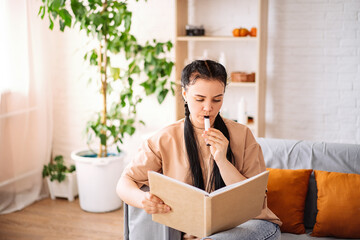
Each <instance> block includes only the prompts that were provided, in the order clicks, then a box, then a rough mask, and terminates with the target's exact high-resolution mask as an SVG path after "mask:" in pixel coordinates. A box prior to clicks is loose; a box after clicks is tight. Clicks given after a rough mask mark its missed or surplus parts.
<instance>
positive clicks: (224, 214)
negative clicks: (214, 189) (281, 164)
mask: <svg viewBox="0 0 360 240" xmlns="http://www.w3.org/2000/svg"><path fill="white" fill-rule="evenodd" d="M268 176H269V172H268V171H266V172H263V173H261V174H259V175H257V176H255V177H252V178H249V179H247V180H245V181H243V182H244V183H243V184H241V185H238V186H237V187H235V188H231V190H227V191H224V192H220V193H217V194H215V195H213V196H212V197H211V206H212V210H211V213H212V214H211V232H213V233H214V232H219V231H224V230H227V229H230V228H233V227H236V226H238V225H239V224H241V223H244V222H246V221H248V220H250V219H252V218H254V217H256V216H258V215H259V214H260V213H261V210H262V208H263V204H264V200H265V194H266V186H267V180H268Z"/></svg>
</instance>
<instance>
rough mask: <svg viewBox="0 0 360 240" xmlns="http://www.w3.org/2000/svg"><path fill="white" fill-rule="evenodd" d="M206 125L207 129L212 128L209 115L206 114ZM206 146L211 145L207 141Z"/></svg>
mask: <svg viewBox="0 0 360 240" xmlns="http://www.w3.org/2000/svg"><path fill="white" fill-rule="evenodd" d="M204 125H205V131H207V130H209V128H210V118H209V116H204ZM206 146H211V145H210V144H208V143H207V144H206Z"/></svg>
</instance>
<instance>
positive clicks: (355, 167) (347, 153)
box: [124, 138, 360, 240]
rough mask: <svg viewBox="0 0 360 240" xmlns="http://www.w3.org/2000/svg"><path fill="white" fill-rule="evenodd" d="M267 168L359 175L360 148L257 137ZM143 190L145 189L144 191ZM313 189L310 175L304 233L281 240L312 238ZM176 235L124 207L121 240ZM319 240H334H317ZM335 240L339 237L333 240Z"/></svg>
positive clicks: (173, 238)
mask: <svg viewBox="0 0 360 240" xmlns="http://www.w3.org/2000/svg"><path fill="white" fill-rule="evenodd" d="M257 141H258V142H259V144H260V145H261V147H262V150H263V153H264V159H265V163H266V166H267V167H271V168H281V169H314V170H323V171H329V172H343V173H357V174H360V145H357V144H340V143H324V142H310V141H296V140H285V139H269V138H258V139H257ZM143 190H144V191H147V190H148V188H144V189H143ZM316 199H317V188H316V183H315V178H314V175H313V174H312V175H311V177H310V180H309V188H308V194H307V198H306V204H305V216H304V224H305V227H306V229H307V233H306V234H301V235H296V234H290V233H282V235H281V239H282V240H289V239H294V240H303V239H316V238H315V237H311V236H310V232H311V229H312V227H313V226H314V224H315V221H316V214H317V208H316ZM180 238H181V236H180V232H178V231H177V230H174V229H171V228H168V227H166V226H164V225H161V224H158V223H155V222H153V221H152V220H151V215H149V214H147V213H146V212H144V211H143V210H141V209H137V208H134V207H131V206H128V205H126V204H125V206H124V239H125V240H129V239H130V240H154V239H156V240H180ZM319 239H322V240H328V239H335V238H330V237H329V238H319ZM336 239H339V238H336Z"/></svg>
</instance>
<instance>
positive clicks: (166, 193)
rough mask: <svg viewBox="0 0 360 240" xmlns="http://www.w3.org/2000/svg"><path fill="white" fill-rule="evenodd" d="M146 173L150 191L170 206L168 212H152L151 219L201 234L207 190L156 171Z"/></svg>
mask: <svg viewBox="0 0 360 240" xmlns="http://www.w3.org/2000/svg"><path fill="white" fill-rule="evenodd" d="M148 175H149V184H150V193H152V194H154V195H156V196H157V197H159V198H160V199H162V200H163V201H164V203H165V204H167V205H169V206H170V207H171V212H170V213H165V214H153V215H152V220H153V221H155V222H158V223H161V224H164V225H166V226H169V227H172V228H174V229H177V230H179V231H182V232H185V233H188V234H191V235H195V236H200V235H202V234H203V232H204V196H205V194H207V192H205V191H203V190H201V189H198V188H196V187H193V186H191V185H189V184H186V183H183V182H181V181H178V180H175V179H172V178H169V177H167V176H164V175H162V174H159V173H156V172H152V171H150V172H149V173H148Z"/></svg>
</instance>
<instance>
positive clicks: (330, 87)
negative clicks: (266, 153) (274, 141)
mask: <svg viewBox="0 0 360 240" xmlns="http://www.w3.org/2000/svg"><path fill="white" fill-rule="evenodd" d="M359 31H360V1H359V0H353V1H349V0H336V1H331V0H323V1H322V0H319V1H305V0H299V1H294V0H270V1H269V41H268V50H269V52H268V64H269V65H268V81H267V106H266V117H267V128H266V129H267V130H266V136H267V137H275V138H292V139H307V140H321V141H331V142H347V143H360V130H359V129H360V104H359V103H360V100H359V99H360V91H359V88H360V77H359V75H360V34H359Z"/></svg>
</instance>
